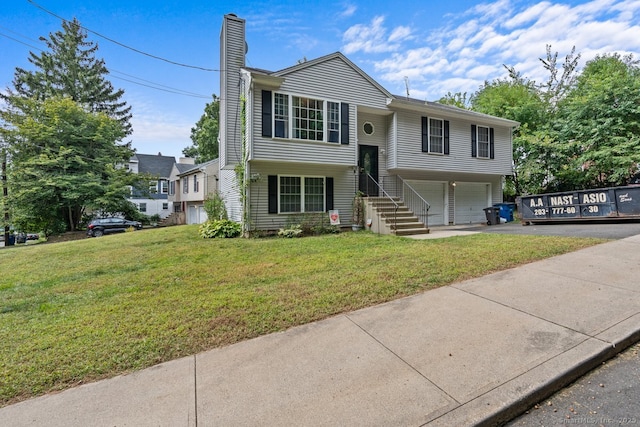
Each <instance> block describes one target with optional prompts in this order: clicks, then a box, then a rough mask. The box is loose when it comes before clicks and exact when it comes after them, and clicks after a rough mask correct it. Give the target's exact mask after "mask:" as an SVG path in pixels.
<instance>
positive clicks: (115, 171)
mask: <svg viewBox="0 0 640 427" xmlns="http://www.w3.org/2000/svg"><path fill="white" fill-rule="evenodd" d="M86 38H87V34H86V32H85V31H84V30H83V29H82V27H81V26H80V23H79V22H78V21H77V20H75V19H74V20H73V21H70V22H69V21H65V22H64V23H63V24H62V30H61V31H58V32H55V33H52V34H50V35H49V38H44V37H42V38H41V40H43V41H45V42H46V44H47V47H48V50H46V51H43V52H42V53H40V54H35V53H33V52H31V53H30V57H29V61H30V62H31V64H32V65H33V70H26V69H23V68H16V71H15V75H14V80H13V87H12V88H7V90H6V91H5V92H3V93H0V98H2V100H3V101H4V105H3V106H2V109H0V124H1V125H2V126H0V133H1V135H0V137H2V138H3V139H4V141H5V143H6V145H7V147H8V148H7V149H8V150H9V153H10V154H11V156H10V157H11V162H10V166H9V172H10V173H9V174H8V175H9V188H10V190H11V192H10V194H9V197H10V198H11V201H12V203H11V206H12V209H13V214H14V216H13V220H12V223H14V224H16V225H19V226H20V225H21V227H22V228H25V229H30V230H37V231H45V232H49V231H60V229H68V230H74V229H75V228H76V227H77V226H78V224H79V223H80V221H81V218H82V216H83V215H82V214H83V213H84V212H85V211H86V210H87V209H88V208H92V209H102V210H107V211H112V209H115V208H117V207H118V206H120V207H121V206H123V203H124V202H125V200H124V198H125V197H126V196H127V195H129V194H130V189H129V187H128V185H132V186H136V187H141V188H145V186H146V185H147V184H143V183H141V179H142V177H135V175H133V174H129V173H128V172H127V171H125V170H124V169H122V168H118V167H117V165H118V164H124V163H126V162H127V161H128V160H129V158H130V157H131V155H132V153H133V152H132V150H131V147H130V143H125V144H123V143H121V141H122V139H123V138H124V137H126V136H127V135H129V134H130V133H131V132H132V128H131V125H130V123H129V120H130V118H131V112H130V111H131V108H130V107H128V106H127V105H126V103H125V102H124V101H122V100H121V98H122V96H123V95H124V91H123V90H114V88H113V86H112V85H111V83H110V82H109V81H108V80H107V79H106V76H107V75H108V70H107V68H106V66H105V63H104V61H103V60H102V59H97V58H96V52H97V49H98V46H97V44H94V43H93V42H90V41H87V40H86ZM125 207H126V206H125Z"/></svg>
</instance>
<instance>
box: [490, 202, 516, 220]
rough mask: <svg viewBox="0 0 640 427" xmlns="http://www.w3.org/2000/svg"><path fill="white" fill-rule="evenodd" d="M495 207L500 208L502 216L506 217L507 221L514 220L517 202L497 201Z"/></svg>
mask: <svg viewBox="0 0 640 427" xmlns="http://www.w3.org/2000/svg"><path fill="white" fill-rule="evenodd" d="M493 207H496V208H500V217H501V218H504V219H505V221H506V222H510V221H513V211H514V210H515V207H516V204H515V203H496V204H495V205H493Z"/></svg>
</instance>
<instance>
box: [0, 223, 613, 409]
mask: <svg viewBox="0 0 640 427" xmlns="http://www.w3.org/2000/svg"><path fill="white" fill-rule="evenodd" d="M600 242H603V240H601V239H588V238H567V237H548V236H516V235H498V234H488V233H487V234H475V235H471V236H460V237H452V238H447V239H436V240H412V239H406V238H398V237H394V236H380V235H375V234H371V233H366V232H359V233H343V234H338V235H328V236H319V237H308V238H302V239H228V240H225V239H207V240H205V239H201V238H199V237H198V236H197V227H196V226H180V227H169V228H162V229H153V230H145V231H141V232H134V233H124V234H120V235H114V236H105V237H102V238H98V239H85V240H80V241H73V242H63V243H56V244H39V245H33V246H27V247H22V248H5V249H3V250H1V251H0V266H1V269H0V272H1V273H0V342H2V346H0V378H2V381H0V406H5V405H7V404H11V403H15V402H17V401H20V400H24V399H26V398H30V397H33V396H37V395H40V394H44V393H47V392H51V391H54V390H61V389H65V388H68V387H72V386H75V385H79V384H82V383H86V382H90V381H95V380H98V379H102V378H108V377H112V376H115V375H118V374H122V373H126V372H130V371H134V370H138V369H143V368H145V367H149V366H151V365H154V364H157V363H160V362H164V361H167V360H171V359H175V358H179V357H182V356H186V355H191V354H195V353H198V352H201V351H204V350H207V349H211V348H214V347H219V346H224V345H229V344H232V343H235V342H238V341H241V340H246V339H249V338H252V337H256V336H259V335H263V334H268V333H271V332H275V331H280V330H283V329H286V328H289V327H292V326H295V325H300V324H304V323H308V322H312V321H316V320H319V319H323V318H326V317H329V316H332V315H335V314H338V313H342V312H346V311H350V310H356V309H359V308H363V307H367V306H371V305H374V304H379V303H382V302H385V301H389V300H392V299H396V298H399V297H403V296H406V295H411V294H415V293H418V292H422V291H425V290H428V289H433V288H437V287H440V286H445V285H448V284H451V283H453V282H458V281H461V280H465V279H468V278H472V277H478V276H482V275H485V274H488V273H491V272H495V271H498V270H504V269H507V268H510V267H514V266H517V265H521V264H524V263H528V262H531V261H535V260H539V259H542V258H547V257H551V256H554V255H558V254H562V253H566V252H569V251H574V250H577V249H580V248H584V247H587V246H591V245H594V244H597V243H600Z"/></svg>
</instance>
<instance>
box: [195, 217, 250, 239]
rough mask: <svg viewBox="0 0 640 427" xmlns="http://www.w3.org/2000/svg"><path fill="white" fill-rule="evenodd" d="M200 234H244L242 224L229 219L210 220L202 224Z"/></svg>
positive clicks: (205, 235)
mask: <svg viewBox="0 0 640 427" xmlns="http://www.w3.org/2000/svg"><path fill="white" fill-rule="evenodd" d="M198 234H199V235H200V237H202V238H205V239H207V238H217V237H220V238H232V237H238V236H240V235H241V234H242V226H241V225H240V224H239V223H237V222H234V221H231V220H228V219H217V220H208V221H206V222H204V223H203V224H201V225H200V227H199V228H198Z"/></svg>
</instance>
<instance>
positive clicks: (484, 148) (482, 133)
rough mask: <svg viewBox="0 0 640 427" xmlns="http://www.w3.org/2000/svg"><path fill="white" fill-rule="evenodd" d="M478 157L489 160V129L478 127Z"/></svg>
mask: <svg viewBox="0 0 640 427" xmlns="http://www.w3.org/2000/svg"><path fill="white" fill-rule="evenodd" d="M477 131H478V157H484V158H489V128H488V127H484V126H478V128H477Z"/></svg>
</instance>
